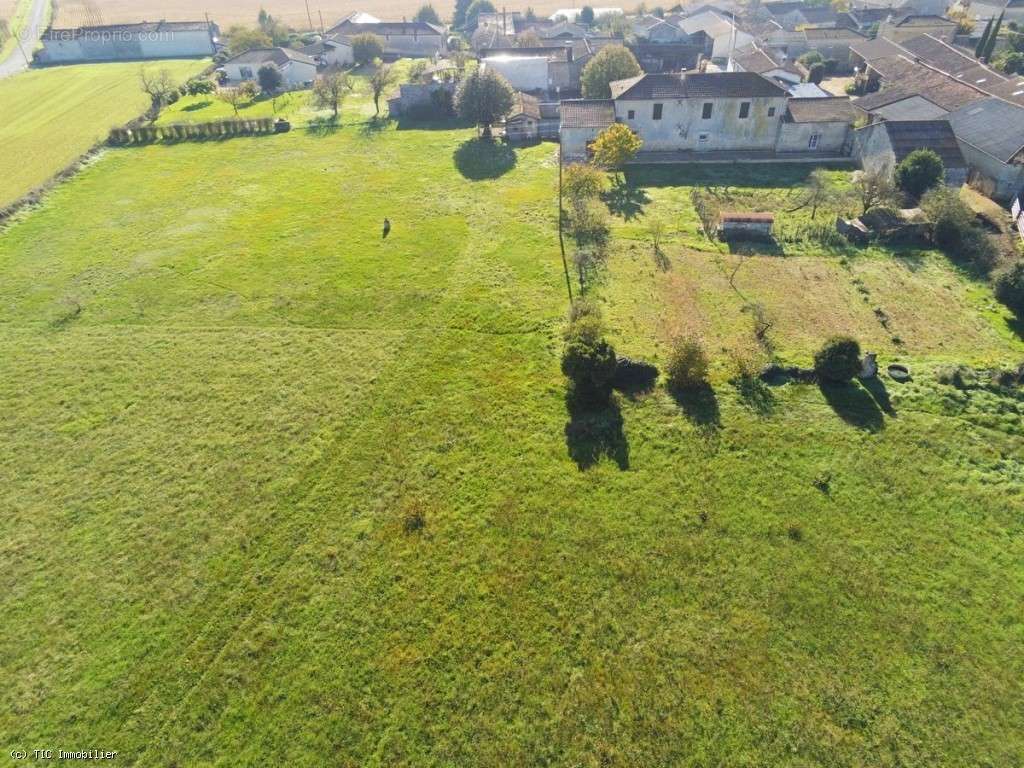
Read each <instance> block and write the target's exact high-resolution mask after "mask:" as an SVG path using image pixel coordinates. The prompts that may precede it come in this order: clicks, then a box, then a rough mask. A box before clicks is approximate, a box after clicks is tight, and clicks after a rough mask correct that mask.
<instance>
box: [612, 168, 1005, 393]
mask: <svg viewBox="0 0 1024 768" xmlns="http://www.w3.org/2000/svg"><path fill="white" fill-rule="evenodd" d="M811 170H813V168H809V167H808V168H804V167H800V166H777V167H762V168H750V167H748V168H742V167H741V168H738V169H734V168H714V167H697V166H689V167H688V166H679V167H675V168H666V167H653V168H651V167H648V168H636V169H631V170H630V171H629V172H628V173H627V174H626V175H625V177H624V178H623V180H624V181H626V182H627V183H626V184H622V183H621V181H620V182H619V183H617V184H616V185H615V186H613V188H612V194H611V200H612V204H611V207H612V210H613V211H614V212H615V214H616V215H615V216H614V218H613V222H614V227H613V228H614V232H615V235H616V237H615V239H614V241H613V242H614V245H613V248H612V256H611V258H610V259H609V262H608V276H607V279H606V280H605V281H604V283H605V285H602V287H601V291H600V293H601V294H602V295H603V296H605V297H606V298H608V299H609V302H610V305H611V307H610V308H611V313H612V317H611V318H610V319H611V320H612V323H613V326H615V327H616V328H620V329H623V330H625V329H627V328H632V329H636V330H637V331H639V332H640V335H641V337H642V338H643V339H645V340H646V341H647V344H648V346H647V350H646V351H647V352H648V353H649V354H652V355H657V354H660V351H663V350H664V348H665V345H666V344H667V342H668V341H669V340H670V339H672V338H674V337H676V336H679V335H699V336H701V337H703V338H704V339H705V340H706V341H707V342H708V344H709V345H710V346H711V347H712V348H713V349H715V350H717V351H719V352H725V353H729V352H734V351H747V352H749V351H750V349H751V347H752V346H753V345H755V342H754V339H753V336H752V334H751V326H752V321H753V318H752V316H751V315H750V312H749V305H752V304H757V305H759V306H760V307H762V309H763V311H764V313H765V314H766V316H767V318H768V320H769V321H770V322H771V323H772V330H771V333H770V338H771V341H772V342H773V344H774V346H775V351H776V353H777V354H778V355H780V356H781V357H782V358H783V359H786V360H788V361H790V362H799V363H804V364H806V363H809V362H810V359H811V356H812V354H813V352H814V351H815V349H816V348H817V346H818V345H819V344H820V341H821V339H822V338H824V337H827V336H828V335H833V334H844V333H851V334H853V335H855V336H857V337H858V338H859V339H860V340H861V342H862V343H863V344H864V345H865V346H867V347H868V348H870V349H871V350H873V351H876V352H878V353H880V354H882V355H883V356H884V357H886V358H887V359H889V360H890V361H892V360H893V359H894V358H898V357H905V356H912V357H916V358H919V359H920V358H927V359H931V360H934V361H936V362H941V361H954V362H970V363H975V364H992V363H996V362H1003V363H1006V362H1008V361H1010V360H1012V359H1013V358H1014V357H1015V356H1018V357H1019V356H1021V355H1024V344H1022V342H1021V337H1020V335H1019V332H1018V330H1017V328H1018V326H1019V324H1018V323H1017V322H1016V321H1015V320H1014V319H1013V317H1012V315H1011V314H1010V313H1009V312H1008V311H1007V310H1006V309H1005V308H1004V307H1001V306H1000V305H999V304H998V302H996V301H995V300H994V299H993V297H992V294H991V291H989V290H988V289H987V287H985V286H984V284H983V282H979V281H978V280H977V279H975V278H973V277H972V276H970V275H968V274H966V273H964V272H963V271H962V270H960V269H958V268H957V267H955V266H954V265H952V264H951V263H950V261H949V259H948V258H947V257H945V256H944V255H942V254H941V253H938V252H936V251H929V250H919V249H913V248H900V249H895V250H892V249H887V248H882V247H878V246H872V247H869V248H856V247H853V246H850V245H848V244H846V243H845V241H843V240H842V238H833V237H831V236H829V237H828V239H826V240H825V241H824V242H823V241H822V240H821V239H820V237H821V233H822V232H824V231H829V232H831V231H832V230H833V227H834V223H835V220H836V217H837V215H841V216H844V217H849V216H852V215H855V214H856V213H858V209H857V202H856V200H855V199H852V197H851V195H850V193H851V191H852V190H851V187H850V182H849V178H850V173H849V171H846V170H832V171H830V172H829V174H828V177H829V180H830V184H831V185H832V189H833V194H831V195H830V196H829V198H828V200H827V201H826V202H825V203H824V204H823V205H822V206H821V207H820V208H819V210H817V211H816V212H812V209H811V208H810V207H807V206H802V203H803V202H804V200H805V199H806V193H805V192H804V183H805V180H806V177H807V175H808V173H809V172H810V171H811ZM694 189H696V190H698V191H699V192H700V193H701V194H703V195H704V196H705V197H707V198H708V199H709V200H712V201H714V202H715V204H716V205H717V206H718V207H719V208H720V209H722V210H736V211H768V212H772V213H774V214H775V231H776V233H777V235H779V238H778V240H779V241H778V242H776V243H775V244H773V245H772V246H770V247H765V246H759V245H757V244H754V243H742V244H737V245H734V246H729V245H727V244H725V243H722V242H717V241H714V242H713V241H710V240H709V239H708V238H707V237H705V235H704V233H703V232H702V230H701V224H700V220H699V218H698V216H697V214H696V212H695V210H694V206H693V203H692V200H691V194H692V191H693V190H694ZM812 215H813V216H814V218H813V219H812ZM655 219H661V220H664V221H665V222H666V223H667V229H666V234H665V236H664V241H663V245H662V251H663V254H664V256H665V257H666V258H664V259H656V258H655V257H654V253H653V248H652V245H651V241H650V234H649V223H650V221H651V220H655ZM730 278H731V280H732V285H730ZM745 307H747V308H748V309H747V310H745V309H744V308H745ZM666 308H667V309H668V311H666ZM811 319H813V320H811ZM809 320H810V321H809ZM719 362H720V363H721V371H722V373H723V374H724V373H726V372H727V369H728V368H729V355H728V354H725V355H722V356H721V357H720V358H719Z"/></svg>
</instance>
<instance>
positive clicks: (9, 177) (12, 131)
mask: <svg viewBox="0 0 1024 768" xmlns="http://www.w3.org/2000/svg"><path fill="white" fill-rule="evenodd" d="M145 66H146V68H147V69H154V70H159V69H167V70H169V71H170V72H171V73H172V75H173V76H174V77H175V78H176V79H177V80H184V79H187V78H188V77H189V76H190V75H191V74H195V73H197V72H200V71H202V69H203V68H204V67H205V66H206V63H205V62H201V61H188V60H176V61H153V62H146V64H145ZM140 67H141V65H140V64H138V63H117V64H81V65H73V66H67V67H53V68H49V69H38V70H32V71H29V72H23V73H22V74H20V75H17V76H15V77H10V78H7V79H4V80H0V114H3V116H4V119H3V122H2V123H0V145H2V146H3V153H2V154H0V206H3V205H5V204H7V203H10V202H11V201H13V200H15V199H17V198H18V197H20V196H21V195H24V194H25V193H26V192H29V191H30V190H32V189H34V188H35V187H37V186H39V185H40V184H43V183H44V182H46V181H47V180H48V179H50V178H51V177H52V176H53V175H54V174H55V173H58V172H59V171H60V170H61V169H62V168H64V167H65V166H66V165H67V164H68V163H70V162H72V161H73V160H74V159H75V158H76V157H78V156H79V155H81V154H82V153H83V152H85V151H86V150H88V149H89V147H91V146H92V145H93V144H95V143H96V142H97V141H100V140H101V139H103V138H105V137H106V135H107V132H108V131H109V130H110V129H111V128H112V127H113V126H115V125H122V124H123V123H125V122H127V121H129V120H131V119H133V118H135V117H138V116H139V115H140V114H141V113H142V112H143V111H145V109H146V107H147V106H148V104H149V99H148V98H147V97H146V95H145V94H143V93H142V91H141V90H140V89H139V71H140Z"/></svg>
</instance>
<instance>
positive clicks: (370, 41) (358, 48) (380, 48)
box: [352, 32, 384, 64]
mask: <svg viewBox="0 0 1024 768" xmlns="http://www.w3.org/2000/svg"><path fill="white" fill-rule="evenodd" d="M383 55H384V41H383V40H381V39H380V38H379V37H378V36H377V35H375V34H373V33H372V32H363V33H362V34H359V35H355V36H354V37H353V38H352V58H353V59H354V60H355V62H356V64H369V63H370V62H372V61H375V60H377V59H379V58H381V57H382V56H383Z"/></svg>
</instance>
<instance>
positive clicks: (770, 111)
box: [768, 107, 775, 117]
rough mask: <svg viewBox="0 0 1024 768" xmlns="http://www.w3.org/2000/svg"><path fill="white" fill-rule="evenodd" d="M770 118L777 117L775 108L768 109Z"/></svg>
mask: <svg viewBox="0 0 1024 768" xmlns="http://www.w3.org/2000/svg"><path fill="white" fill-rule="evenodd" d="M768 117H775V107H768Z"/></svg>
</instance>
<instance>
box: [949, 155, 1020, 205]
mask: <svg viewBox="0 0 1024 768" xmlns="http://www.w3.org/2000/svg"><path fill="white" fill-rule="evenodd" d="M959 144H960V152H961V153H963V156H964V160H966V161H967V165H968V166H969V167H970V169H971V170H972V171H974V172H975V173H979V174H981V175H982V176H984V177H985V178H986V179H990V180H991V181H993V182H994V183H995V190H994V192H993V195H994V196H995V197H997V198H999V199H1001V200H1007V199H1009V198H1011V197H1013V196H1014V195H1015V194H1017V192H1019V191H1020V190H1021V189H1024V165H1007V164H1006V163H1004V162H1002V161H1001V160H1000V159H999V158H997V157H993V156H992V155H990V154H988V153H986V152H982V151H981V150H980V149H978V148H977V147H974V146H972V145H971V144H968V143H966V142H963V141H961V142H959ZM946 183H947V184H948V183H950V179H949V178H947V179H946Z"/></svg>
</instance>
